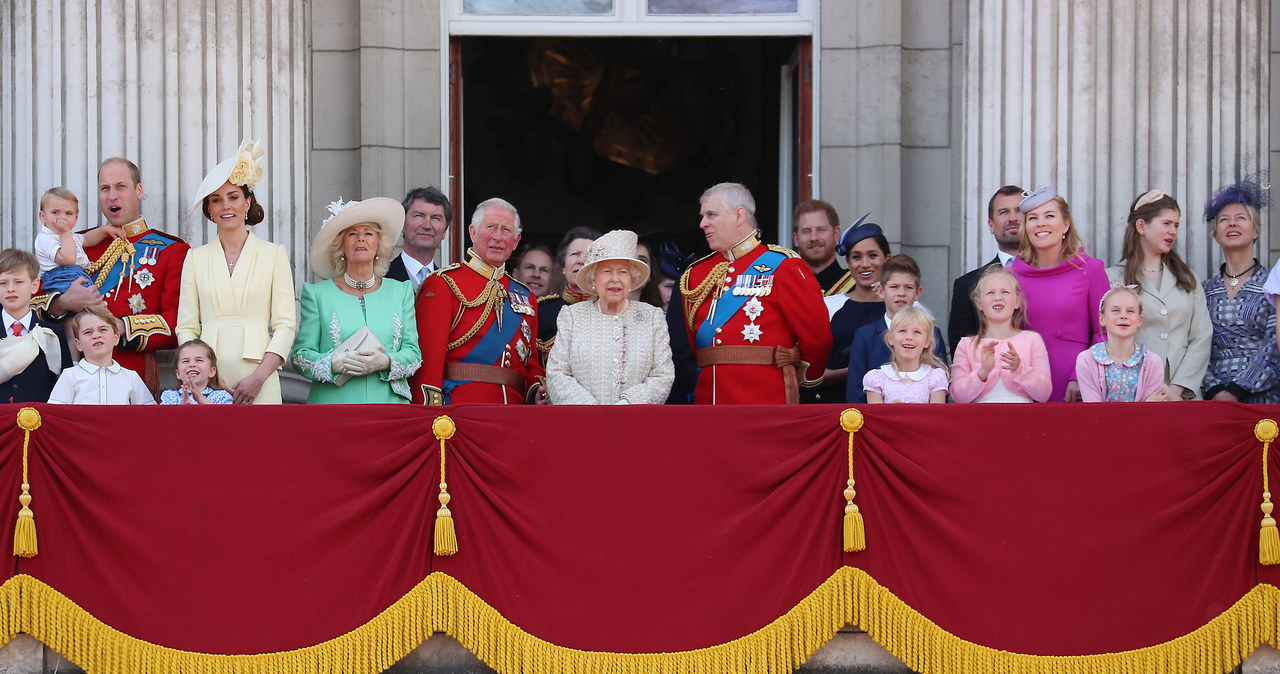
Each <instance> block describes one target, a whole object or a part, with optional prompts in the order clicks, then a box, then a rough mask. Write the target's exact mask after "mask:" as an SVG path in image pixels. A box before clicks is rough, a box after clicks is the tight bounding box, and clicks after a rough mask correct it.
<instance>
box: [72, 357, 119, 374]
mask: <svg viewBox="0 0 1280 674" xmlns="http://www.w3.org/2000/svg"><path fill="white" fill-rule="evenodd" d="M76 365H78V366H79V367H80V369H81V370H84V371H85V372H88V373H89V374H98V370H101V369H103V368H102V367H100V366H98V365H94V364H93V363H90V362H89V359H87V358H81V359H80V360H78V361H76ZM105 369H106V370H107V371H108V372H110V373H111V374H118V373H119V372H120V363H117V362H116V361H114V360H112V361H111V364H110V365H108V366H106V368H105Z"/></svg>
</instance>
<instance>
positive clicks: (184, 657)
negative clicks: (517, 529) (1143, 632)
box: [0, 567, 1280, 674]
mask: <svg viewBox="0 0 1280 674" xmlns="http://www.w3.org/2000/svg"><path fill="white" fill-rule="evenodd" d="M1278 608H1280V590H1277V588H1276V587H1274V586H1272V585H1258V586H1257V587H1255V588H1253V589H1252V590H1251V591H1249V593H1248V594H1246V595H1245V596H1244V597H1242V598H1241V599H1240V600H1239V601H1237V602H1236V603H1235V605H1233V606H1232V607H1231V608H1229V609H1227V610H1226V611H1225V612H1223V613H1222V614H1221V615H1219V616H1217V617H1216V618H1214V619H1213V620H1210V621H1209V622H1208V623H1207V624H1205V625H1203V626H1201V627H1200V628H1199V629H1197V630H1195V631H1194V632H1191V633H1190V634H1187V635H1184V636H1181V637H1178V638H1176V639H1173V640H1171V641H1168V642H1166V643H1163V644H1158V645H1155V646H1150V647H1147V648H1141V649H1136V650H1131V651H1124V652H1120V653H1105V654H1100V655H1080V656H1037V655H1025V654H1019V653H1011V652H1008V651H1002V650H998V649H994V648H988V647H986V646H980V645H978V644H974V643H972V642H969V641H965V640H964V639H961V638H959V637H956V636H954V635H952V634H949V633H948V632H946V631H944V630H943V629H942V628H940V627H938V626H937V625H936V624H934V623H933V622H932V621H930V620H929V619H927V618H925V617H924V616H922V615H921V614H920V613H919V612H918V611H916V610H915V609H912V608H911V607H910V606H907V605H906V604H905V603H904V602H902V600H900V599H898V598H897V597H896V596H894V594H893V593H892V592H890V591H889V590H888V589H886V588H885V587H883V586H882V585H880V584H879V583H877V582H876V581H875V580H874V579H873V578H871V576H869V575H868V574H867V573H866V572H865V571H862V570H860V569H855V568H852V567H841V568H840V569H839V570H837V571H836V572H835V573H834V574H832V575H831V577H830V578H828V579H827V580H826V581H825V582H823V583H822V585H820V586H818V588H817V589H815V590H814V591H813V592H811V593H810V594H809V596H807V597H805V598H804V599H803V600H801V601H800V603H798V604H797V605H796V606H795V607H794V608H792V609H791V610H790V611H788V612H787V613H785V614H783V615H782V616H779V617H778V618H777V619H775V620H774V621H773V622H771V623H769V624H768V625H766V626H764V627H762V628H760V629H759V630H757V631H755V632H753V633H751V634H748V635H746V636H743V637H741V638H738V639H734V640H733V641H729V642H727V643H724V644H719V645H716V646H710V647H707V648H701V649H697V650H691V651H681V652H676V653H608V652H592V651H582V650H577V649H572V648H566V647H563V646H557V645H555V644H552V643H549V642H547V641H544V640H542V639H539V638H537V637H535V636H533V635H531V634H529V633H527V632H525V631H524V630H522V629H520V628H519V627H518V626H516V625H514V624H512V623H511V622H510V621H509V620H507V619H506V618H504V617H503V616H502V615H501V614H500V613H499V612H498V611H497V609H494V608H493V607H492V606H489V605H488V604H487V603H486V602H485V601H484V600H483V599H481V598H480V597H479V596H477V595H476V594H475V593H474V592H472V591H471V590H469V589H467V588H466V586H464V585H463V584H462V583H461V582H460V581H458V580H457V579H455V578H453V577H451V576H449V575H447V574H443V573H433V574H431V575H430V576H428V577H427V578H426V579H424V580H423V581H422V582H421V583H418V585H417V586H415V587H414V588H413V589H412V590H410V591H409V592H408V593H407V594H405V596H404V597H402V598H400V599H399V600H398V601H396V603H394V604H392V605H391V606H390V607H388V608H387V609H386V610H384V611H383V612H382V613H380V614H378V615H377V616H376V617H374V618H373V619H372V620H370V621H369V622H368V623H366V624H364V625H361V626H360V627H358V628H356V629H354V630H352V631H350V632H348V633H347V634H344V635H342V636H339V637H336V638H334V639H330V640H329V641H325V642H323V643H320V644H316V645H314V646H308V647H306V648H300V649H297V650H293V651H284V652H279V653H265V654H255V655H215V654H209V653H194V652H190V651H181V650H177V649H172V648H165V647H163V646H157V645H155V644H152V643H148V642H146V641H143V640H141V639H137V638H134V637H131V636H129V635H127V634H124V633H122V632H120V631H118V630H116V629H114V628H112V627H110V626H109V625H107V624H105V623H103V622H102V621H100V620H98V619H97V618H95V617H93V616H92V615H90V614H89V613H88V612H87V611H85V610H84V609H82V608H80V607H79V606H77V605H76V604H75V602H73V601H71V600H70V599H68V598H67V597H66V596H64V595H63V594H61V593H60V592H58V591H57V590H55V589H53V588H52V587H50V586H49V585H47V584H45V583H43V582H41V581H40V580H37V579H36V578H33V577H31V576H27V575H18V576H14V577H13V578H11V579H9V580H8V581H7V582H5V583H4V585H2V586H0V621H3V622H4V625H3V630H0V644H2V643H4V642H7V641H8V640H9V639H10V638H12V637H13V635H15V634H17V633H19V632H25V633H27V634H30V635H31V636H33V637H35V638H36V639H38V640H39V641H41V642H43V643H45V644H46V645H48V646H49V647H50V648H52V649H54V650H56V651H58V652H59V653H61V654H62V655H63V656H65V657H67V658H68V659H70V660H71V661H72V662H75V663H76V664H78V665H80V666H81V667H82V668H84V670H85V671H86V672H90V673H98V672H103V673H105V672H121V671H133V672H143V671H146V672H159V671H163V672H193V673H197V674H214V673H223V672H226V673H233V674H268V673H271V672H280V671H288V672H298V673H302V674H313V673H314V674H320V673H322V672H334V671H342V672H351V673H353V674H361V673H365V672H368V673H369V674H374V673H376V672H382V671H383V670H385V669H387V668H388V667H390V666H391V665H393V664H395V663H396V662H397V661H398V660H400V659H401V658H403V657H404V656H405V655H407V654H408V653H409V652H410V651H412V650H413V649H414V648H416V647H417V646H418V645H419V644H421V643H422V642H423V641H425V640H426V639H427V638H428V637H430V636H431V635H432V634H433V633H434V632H444V633H446V634H449V635H450V636H452V637H454V638H455V639H457V640H458V641H459V642H461V643H462V645H463V646H465V647H466V648H467V649H468V650H470V651H471V652H472V653H475V654H476V655H477V656H478V657H479V658H480V659H481V660H483V661H484V662H486V663H487V664H488V665H489V666H491V667H493V668H494V669H496V670H498V671H499V672H504V673H506V674H518V673H524V672H547V673H549V674H587V673H595V672H608V673H609V674H694V673H699V672H727V671H728V672H789V671H792V670H794V669H795V668H797V667H799V666H800V665H801V664H802V663H803V662H805V661H806V660H808V659H809V657H810V656H812V655H813V653H814V651H816V650H817V649H818V648H819V647H820V646H822V645H823V644H825V643H827V642H828V641H829V640H830V639H831V638H832V637H833V636H834V635H835V633H836V632H837V631H838V630H839V629H840V628H841V627H843V626H844V625H846V624H848V623H854V624H858V625H861V626H862V628H863V629H865V630H866V631H867V633H868V634H869V635H870V636H871V637H872V638H873V639H875V640H876V641H877V642H879V643H880V644H881V645H883V646H884V647H885V648H886V649H887V650H888V651H889V652H890V653H891V654H893V655H894V656H895V657H897V658H898V659H899V660H902V661H903V662H904V663H906V665H907V666H908V667H910V668H911V669H913V670H915V671H917V672H921V673H922V674H944V673H951V672H972V673H979V674H987V673H1006V672H1007V673H1012V674H1032V673H1036V674H1040V673H1049V674H1058V673H1061V674H1103V673H1106V672H1133V671H1149V672H1170V673H1183V672H1185V673H1186V674H1200V673H1201V672H1211V671H1227V670H1229V669H1231V668H1232V667H1234V666H1236V665H1238V664H1239V663H1241V662H1243V661H1244V659H1245V658H1246V657H1248V656H1249V654H1251V653H1252V652H1253V651H1254V649H1256V648H1257V646H1258V645H1260V644H1263V643H1268V644H1271V645H1273V646H1274V645H1278V644H1280V610H1277V609H1278Z"/></svg>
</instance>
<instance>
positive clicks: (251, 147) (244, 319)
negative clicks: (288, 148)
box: [177, 140, 297, 404]
mask: <svg viewBox="0 0 1280 674" xmlns="http://www.w3.org/2000/svg"><path fill="white" fill-rule="evenodd" d="M262 156H263V152H262V150H261V148H259V147H258V144H257V143H255V142H253V141H249V140H246V141H244V142H243V143H241V144H240V148H239V149H238V150H237V151H236V154H235V156H233V157H231V158H230V159H227V160H226V161H224V162H222V163H221V164H218V165H217V166H215V167H214V168H213V170H212V171H210V172H209V175H208V176H206V177H205V179H204V182H203V183H201V184H200V189H199V191H198V193H197V194H196V199H195V203H194V204H192V205H191V211H194V210H195V209H196V208H197V207H201V208H202V211H203V213H204V217H206V218H208V219H209V220H210V221H212V222H213V223H214V224H215V225H217V227H218V238H217V239H215V240H214V241H211V242H209V243H207V244H205V245H203V246H200V247H199V248H192V249H191V251H190V252H189V253H187V261H186V263H185V264H184V265H183V267H182V291H181V294H180V295H179V299H178V325H177V337H178V343H179V344H185V343H186V342H188V341H190V340H192V339H196V338H200V339H201V340H203V341H205V342H206V343H208V344H209V346H210V347H211V348H212V349H213V351H214V353H215V354H217V356H218V376H219V378H220V379H221V380H222V383H223V385H224V386H225V387H226V389H227V390H228V391H230V392H231V395H232V399H233V401H234V402H236V403H238V404H279V403H280V402H281V394H280V375H279V374H278V370H279V369H280V366H281V365H283V364H284V359H285V357H286V356H288V355H289V347H291V346H292V345H293V337H294V332H295V330H296V328H297V320H296V313H295V309H294V304H293V270H292V269H291V268H290V267H289V254H288V253H287V252H285V249H284V246H281V245H279V244H275V243H271V242H269V241H265V240H263V239H260V238H258V237H257V236H255V235H254V234H253V232H251V231H249V227H252V226H253V225H256V224H258V223H259V222H262V220H263V218H264V217H265V214H264V212H263V209H262V205H261V204H259V203H258V199H257V197H256V196H255V195H254V193H253V186H254V184H256V183H257V181H258V180H259V179H261V178H262Z"/></svg>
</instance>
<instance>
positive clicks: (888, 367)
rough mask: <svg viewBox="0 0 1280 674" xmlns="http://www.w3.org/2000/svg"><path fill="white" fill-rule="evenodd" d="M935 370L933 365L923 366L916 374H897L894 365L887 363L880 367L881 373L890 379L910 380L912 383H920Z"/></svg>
mask: <svg viewBox="0 0 1280 674" xmlns="http://www.w3.org/2000/svg"><path fill="white" fill-rule="evenodd" d="M932 369H933V366H932V365H921V366H920V369H919V370H916V371H915V372H895V371H894V369H893V364H892V363H886V364H884V365H881V366H880V371H881V372H883V373H884V374H885V376H886V377H888V378H890V379H897V380H899V381H901V380H904V379H910V380H911V381H920V380H922V379H924V378H925V377H927V376H928V375H929V371H930V370H932Z"/></svg>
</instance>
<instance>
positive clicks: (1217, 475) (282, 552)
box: [0, 403, 1280, 672]
mask: <svg viewBox="0 0 1280 674" xmlns="http://www.w3.org/2000/svg"><path fill="white" fill-rule="evenodd" d="M18 409H19V407H18V406H12V405H11V406H4V407H2V408H0V414H3V415H7V416H5V417H0V418H7V419H8V420H9V421H7V422H0V484H5V485H9V487H8V491H3V490H0V493H3V494H10V496H8V497H0V518H3V519H0V522H4V523H5V526H6V527H8V530H9V531H11V530H12V525H13V522H14V521H15V519H16V516H17V510H18V499H17V497H18V494H19V493H20V490H19V485H20V483H21V450H22V440H23V432H22V430H21V429H19V428H18V427H17V426H16V424H15V423H13V420H14V418H15V416H16V414H17V412H18ZM37 409H38V410H39V412H40V414H41V417H42V424H41V427H40V428H39V429H38V430H36V431H34V432H33V433H32V436H31V449H30V462H29V463H30V466H29V478H30V483H31V494H32V496H33V498H34V501H33V503H32V509H33V510H34V513H35V521H36V525H37V529H38V532H39V554H38V555H37V556H35V557H33V558H30V559H18V558H13V557H9V558H8V559H9V561H8V562H6V571H7V577H8V578H9V581H8V582H7V583H6V584H5V585H4V586H3V590H2V591H0V620H4V621H5V624H6V625H8V633H9V634H10V635H12V634H13V633H16V632H19V631H26V632H30V633H32V634H33V635H34V636H36V637H37V638H40V639H42V640H44V641H46V643H49V644H50V645H51V646H53V647H54V648H56V649H59V650H60V651H62V652H63V653H64V654H65V655H67V656H68V657H69V658H71V659H72V660H73V661H76V662H78V663H79V664H81V665H82V666H84V667H86V669H88V670H89V671H107V670H108V669H110V668H111V666H112V665H118V664H120V663H151V664H152V665H155V664H156V663H165V665H166V666H167V667H168V668H169V669H170V670H181V669H187V670H188V671H195V670H196V669H197V668H201V669H200V671H219V670H222V671H267V670H269V669H271V668H273V667H276V668H278V667H281V666H283V665H284V664H285V663H287V664H288V666H289V667H290V668H292V669H298V670H299V671H327V670H326V669H325V667H326V666H328V665H327V664H326V663H328V664H332V663H334V662H339V663H343V664H342V665H339V666H336V668H337V669H340V670H342V671H378V670H379V668H385V667H386V666H389V665H390V664H392V663H393V662H394V661H395V660H396V659H398V658H399V657H401V656H403V655H404V654H405V653H407V652H408V651H409V650H410V649H412V648H413V647H414V646H415V645H416V644H417V643H419V642H421V641H422V640H423V639H425V638H426V636H428V635H429V634H430V633H431V632H432V631H435V630H443V631H448V632H450V633H452V634H454V636H456V637H458V638H459V639H460V640H461V641H462V643H463V644H464V645H466V646H467V647H468V648H470V649H471V650H473V651H475V652H476V653H477V654H479V655H481V657H482V658H484V659H486V661H488V662H490V664H492V665H494V666H495V667H496V668H498V669H499V670H504V671H513V670H514V669H516V668H517V667H523V668H525V669H526V670H530V671H591V670H592V669H598V668H599V666H600V663H602V662H607V663H611V664H612V665H614V666H616V667H617V668H618V671H664V669H663V668H664V667H665V668H668V669H676V667H677V665H678V666H682V667H685V668H686V669H687V670H688V671H697V670H698V669H699V668H703V667H705V668H712V667H716V668H724V667H725V666H730V667H733V666H738V665H742V666H744V667H748V668H749V669H751V670H752V671H770V670H772V671H785V670H787V669H790V668H791V667H793V666H795V665H796V664H798V663H799V662H801V661H803V659H804V658H805V657H807V656H808V655H809V654H810V653H811V652H812V649H813V648H816V647H817V645H820V644H821V643H823V642H825V641H826V640H827V639H829V638H830V637H831V635H832V634H833V633H834V631H835V630H836V629H837V628H839V627H840V626H841V625H843V624H844V623H845V622H847V621H850V620H852V621H854V622H857V623H859V624H860V625H861V626H862V627H863V628H864V629H866V630H867V631H868V632H869V633H871V635H872V636H873V637H874V638H876V639H877V640H878V641H880V642H881V643H882V644H884V645H885V646H886V647H887V648H889V650H890V651H891V652H893V653H894V654H895V655H896V656H898V657H899V658H901V659H903V660H904V661H906V662H907V664H909V665H911V666H912V667H913V668H915V669H917V670H918V671H948V669H950V668H951V667H952V666H954V668H955V670H956V671H959V670H962V669H963V670H966V671H1086V668H1088V667H1092V668H1093V669H1092V670H1088V671H1106V667H1107V666H1111V665H1114V666H1115V670H1116V671H1121V670H1123V669H1125V668H1126V667H1128V668H1129V669H1132V668H1133V667H1135V666H1136V663H1139V662H1145V663H1153V662H1159V663H1164V664H1168V665H1169V666H1168V667H1162V669H1164V670H1165V671H1175V670H1177V667H1178V666H1179V665H1178V663H1183V664H1182V665H1181V666H1182V667H1183V669H1182V671H1189V672H1190V671H1201V669H1202V668H1203V667H1204V666H1208V665H1212V666H1213V667H1217V668H1220V669H1224V670H1225V669H1229V668H1230V667H1231V666H1233V665H1234V664H1237V663H1238V662H1239V661H1240V660H1241V659H1243V657H1244V656H1246V655H1247V654H1248V653H1249V652H1250V651H1251V650H1252V649H1253V647H1254V646H1256V645H1257V644H1258V643H1263V642H1265V643H1272V644H1276V643H1277V641H1280V639H1278V638H1277V622H1278V621H1277V606H1280V593H1277V592H1276V591H1275V587H1274V586H1275V585H1276V583H1277V580H1278V579H1280V567H1271V566H1260V565H1259V564H1258V530H1259V521H1260V519H1261V512H1260V511H1259V509H1258V505H1259V503H1260V502H1261V498H1262V484H1261V481H1262V452H1261V444H1260V443H1259V442H1258V440H1257V439H1256V438H1255V437H1254V425H1255V424H1256V423H1257V422H1258V421H1259V420H1260V419H1263V418H1265V417H1272V418H1274V417H1275V416H1276V414H1275V413H1276V410H1275V409H1273V408H1265V407H1248V406H1243V405H1233V404H1225V403H1195V404H1192V403H1187V404H1181V403H1175V404H1164V405H1160V404H1134V405H945V406H943V405H935V406H905V405H884V406H870V407H861V408H860V409H861V410H862V412H863V413H864V414H865V425H864V427H863V428H862V429H861V430H860V431H859V432H858V433H857V434H856V436H855V465H854V468H855V476H856V479H857V490H858V494H857V497H856V498H855V502H856V503H857V504H858V505H859V507H860V509H861V511H862V513H863V515H864V520H865V527H866V538H867V549H866V550H864V551H862V552H857V553H842V552H841V529H840V526H841V523H840V520H841V514H842V512H843V508H844V503H845V501H844V498H843V496H842V494H841V492H842V491H843V489H844V487H845V480H846V479H847V462H846V456H847V454H846V448H847V434H846V433H845V432H844V431H843V430H841V428H840V425H839V415H840V412H841V411H842V409H843V408H841V407H830V406H800V407H739V408H709V407H608V408H563V407H561V408H554V407H553V408H521V407H513V408H502V407H495V406H478V405H477V406H459V407H453V408H442V409H423V408H414V407H409V406H390V405H387V406H347V407H330V406H296V407H278V408H274V409H271V408H267V409H259V408H243V407H235V408H218V409H209V408H162V409H157V408H150V409H145V408H125V407H118V408H106V407H62V406H37ZM439 414H447V415H449V416H450V417H451V418H452V419H453V421H454V422H455V424H456V428H457V431H456V434H455V435H454V436H453V438H452V439H450V440H449V441H448V445H447V446H448V452H449V456H448V482H449V492H450V493H451V494H452V496H453V500H452V502H451V503H450V508H451V509H452V511H453V517H454V520H455V523H456V526H457V540H458V546H459V552H458V553H457V554H456V555H453V556H449V557H436V556H434V555H433V554H432V530H431V528H432V523H433V520H434V516H435V510H436V508H437V507H438V504H437V501H436V494H437V492H438V482H439V461H438V453H439V443H438V442H437V441H436V439H435V438H434V437H433V435H432V432H431V425H432V422H433V420H434V419H435V418H436V416H437V415H439ZM1273 456H1274V453H1273ZM1272 463H1273V464H1274V460H1273V461H1272ZM1272 480H1273V481H1275V480H1276V475H1275V471H1274V469H1273V470H1272ZM1277 484H1280V482H1277ZM50 590H55V591H56V593H57V594H55V593H53V592H51V591H50ZM73 604H74V605H73ZM917 614H918V615H917ZM1135 649H1145V650H1137V651H1136V652H1132V653H1130V651H1135ZM1001 651H1008V653H1002V652H1001ZM627 654H647V655H627ZM1015 654H1021V655H1015ZM1103 654H1119V655H1103ZM219 655H235V656H236V657H218V656H219ZM1043 656H1068V657H1065V658H1055V659H1050V658H1046V657H1043ZM1090 656H1094V657H1093V658H1092V659H1090ZM1126 658H1128V659H1126ZM961 662H965V663H967V666H963V667H962V666H961V664H960V663H961ZM744 663H747V664H744ZM949 663H950V664H949ZM975 663H978V664H976V665H975ZM1099 663H1101V664H1099ZM1099 666H1101V667H1103V668H1102V669H1098V667H1099Z"/></svg>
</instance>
